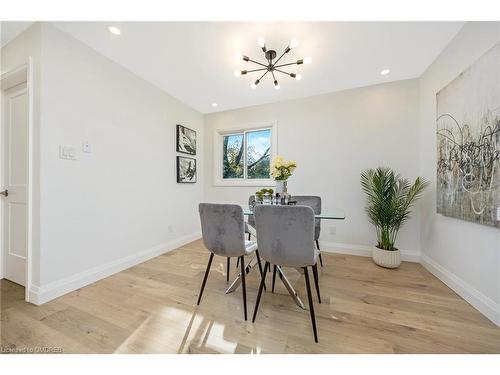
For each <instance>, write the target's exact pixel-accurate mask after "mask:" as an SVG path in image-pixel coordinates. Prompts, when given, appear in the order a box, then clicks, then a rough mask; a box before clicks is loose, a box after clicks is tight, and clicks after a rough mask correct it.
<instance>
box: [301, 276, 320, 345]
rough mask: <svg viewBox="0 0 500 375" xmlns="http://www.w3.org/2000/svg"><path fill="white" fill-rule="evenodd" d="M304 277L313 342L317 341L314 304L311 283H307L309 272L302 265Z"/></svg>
mask: <svg viewBox="0 0 500 375" xmlns="http://www.w3.org/2000/svg"><path fill="white" fill-rule="evenodd" d="M304 277H305V279H306V288H307V298H308V299H309V313H310V314H311V323H312V326H313V333H314V342H318V332H317V331H316V317H315V316H314V306H313V299H312V293H311V285H310V284H309V273H308V271H307V267H304Z"/></svg>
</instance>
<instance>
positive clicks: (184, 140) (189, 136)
mask: <svg viewBox="0 0 500 375" xmlns="http://www.w3.org/2000/svg"><path fill="white" fill-rule="evenodd" d="M177 152H183V153H184V154H189V155H196V131H194V130H193V129H189V128H186V127H185V126H182V125H177Z"/></svg>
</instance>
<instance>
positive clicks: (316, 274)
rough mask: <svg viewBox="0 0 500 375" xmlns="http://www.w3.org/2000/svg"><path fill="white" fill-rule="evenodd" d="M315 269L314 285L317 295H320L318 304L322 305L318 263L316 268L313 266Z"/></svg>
mask: <svg viewBox="0 0 500 375" xmlns="http://www.w3.org/2000/svg"><path fill="white" fill-rule="evenodd" d="M312 269H313V276H314V283H315V284H316V294H317V295H318V302H319V303H321V294H320V293H319V282H318V281H319V280H318V279H319V278H318V264H317V263H316V264H315V265H314V266H312Z"/></svg>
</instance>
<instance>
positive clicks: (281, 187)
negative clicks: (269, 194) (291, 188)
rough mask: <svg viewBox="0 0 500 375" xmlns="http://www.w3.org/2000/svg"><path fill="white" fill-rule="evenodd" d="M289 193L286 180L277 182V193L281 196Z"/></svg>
mask: <svg viewBox="0 0 500 375" xmlns="http://www.w3.org/2000/svg"><path fill="white" fill-rule="evenodd" d="M286 192H287V182H286V180H276V191H275V193H278V194H279V195H283V193H286Z"/></svg>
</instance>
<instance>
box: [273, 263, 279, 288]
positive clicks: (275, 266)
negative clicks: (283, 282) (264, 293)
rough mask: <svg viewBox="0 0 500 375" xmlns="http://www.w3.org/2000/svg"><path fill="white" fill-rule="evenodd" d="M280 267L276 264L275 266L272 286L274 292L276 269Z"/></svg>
mask: <svg viewBox="0 0 500 375" xmlns="http://www.w3.org/2000/svg"><path fill="white" fill-rule="evenodd" d="M277 268H278V267H277V266H276V265H274V266H273V288H272V293H274V284H275V282H276V269H277Z"/></svg>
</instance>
